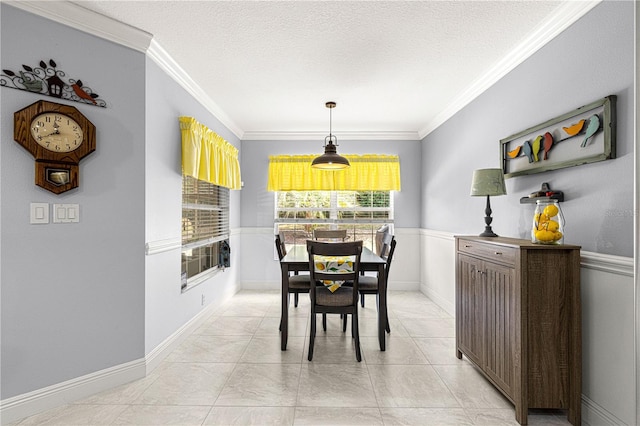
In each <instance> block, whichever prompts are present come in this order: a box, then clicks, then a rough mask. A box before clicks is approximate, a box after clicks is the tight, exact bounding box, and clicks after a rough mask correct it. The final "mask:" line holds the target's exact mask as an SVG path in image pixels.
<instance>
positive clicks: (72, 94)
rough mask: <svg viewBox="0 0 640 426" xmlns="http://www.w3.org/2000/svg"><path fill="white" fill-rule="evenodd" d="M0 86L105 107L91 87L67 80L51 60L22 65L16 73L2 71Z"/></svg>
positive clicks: (80, 82) (73, 79)
mask: <svg viewBox="0 0 640 426" xmlns="http://www.w3.org/2000/svg"><path fill="white" fill-rule="evenodd" d="M0 86H2V87H8V88H10V89H18V90H26V91H28V92H32V93H37V94H40V95H47V96H52V97H54V98H58V99H66V100H68V101H74V102H80V103H84V104H89V105H94V106H99V107H103V108H106V106H107V103H106V102H105V101H104V100H103V99H100V96H99V95H98V94H97V93H96V92H94V91H93V89H91V87H88V86H86V85H84V84H83V82H82V80H80V79H79V78H77V79H75V78H69V77H68V76H67V73H66V72H64V71H63V70H61V69H59V68H58V64H57V63H56V61H54V60H53V59H49V61H48V62H45V61H42V60H41V61H40V63H39V64H38V65H37V66H30V65H24V64H23V65H22V68H21V69H19V70H18V71H13V70H10V69H3V70H2V74H0Z"/></svg>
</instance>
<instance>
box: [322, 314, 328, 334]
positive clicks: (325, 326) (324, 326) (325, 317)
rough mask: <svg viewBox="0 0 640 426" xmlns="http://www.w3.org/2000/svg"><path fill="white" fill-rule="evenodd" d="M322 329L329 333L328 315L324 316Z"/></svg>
mask: <svg viewBox="0 0 640 426" xmlns="http://www.w3.org/2000/svg"><path fill="white" fill-rule="evenodd" d="M322 329H323V330H324V331H327V314H322Z"/></svg>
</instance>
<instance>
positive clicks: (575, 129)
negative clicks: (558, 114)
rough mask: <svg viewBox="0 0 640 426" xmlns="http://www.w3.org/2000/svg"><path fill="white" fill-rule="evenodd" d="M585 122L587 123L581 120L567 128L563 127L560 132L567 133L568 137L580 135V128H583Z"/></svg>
mask: <svg viewBox="0 0 640 426" xmlns="http://www.w3.org/2000/svg"><path fill="white" fill-rule="evenodd" d="M585 121H587V120H584V119H582V120H580V121H578V122H577V123H575V124H572V125H571V126H569V127H563V128H562V130H564V131H565V132H566V133H567V135H569V136H575V135H577V134H578V133H580V131H581V130H582V126H584V122H585Z"/></svg>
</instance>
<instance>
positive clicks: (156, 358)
mask: <svg viewBox="0 0 640 426" xmlns="http://www.w3.org/2000/svg"><path fill="white" fill-rule="evenodd" d="M219 305H220V304H213V303H212V304H210V305H208V306H207V307H206V308H205V309H203V310H201V311H200V312H198V314H197V315H196V316H194V317H193V318H191V320H189V321H188V322H186V323H185V324H184V325H183V326H182V327H180V328H179V329H177V330H176V331H175V332H173V333H172V334H171V335H170V336H169V337H167V338H166V339H164V341H163V342H162V343H160V344H159V345H158V346H156V347H155V348H153V349H152V350H151V351H150V352H149V353H148V354H147V356H145V366H146V373H147V374H149V373H150V372H152V371H153V370H155V369H156V367H158V365H160V363H161V362H162V360H163V359H165V358H166V357H167V356H168V355H169V354H170V353H171V352H173V350H174V349H175V348H177V347H178V345H179V344H180V343H182V341H183V340H184V339H185V338H186V337H187V336H189V335H190V334H191V333H192V332H193V331H195V329H196V328H198V327H200V326H201V325H202V324H203V323H204V321H205V320H206V319H207V318H208V317H209V315H211V314H212V313H213V312H214V311H215V310H216V309H217V308H218V307H219Z"/></svg>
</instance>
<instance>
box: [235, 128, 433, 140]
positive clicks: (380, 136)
mask: <svg viewBox="0 0 640 426" xmlns="http://www.w3.org/2000/svg"><path fill="white" fill-rule="evenodd" d="M326 135H327V134H326V133H322V132H315V131H309V132H269V131H246V132H244V134H243V136H242V141H243V142H244V141H283V140H285V141H286V140H295V141H298V140H300V141H317V140H322V139H324V137H325V136H326ZM340 140H343V141H344V140H347V141H357V140H374V141H377V140H399V141H419V140H420V138H419V137H418V132H412V131H379V132H372V131H365V130H363V131H344V132H340Z"/></svg>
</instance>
